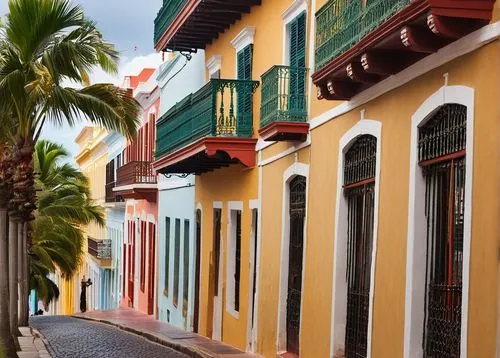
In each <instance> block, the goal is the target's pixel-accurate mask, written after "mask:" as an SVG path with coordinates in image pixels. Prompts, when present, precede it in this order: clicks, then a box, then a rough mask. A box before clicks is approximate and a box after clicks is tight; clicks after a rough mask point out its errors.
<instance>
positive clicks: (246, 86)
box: [155, 79, 259, 158]
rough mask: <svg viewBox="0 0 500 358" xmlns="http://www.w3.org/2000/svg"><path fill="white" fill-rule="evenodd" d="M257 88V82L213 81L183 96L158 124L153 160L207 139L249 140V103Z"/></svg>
mask: <svg viewBox="0 0 500 358" xmlns="http://www.w3.org/2000/svg"><path fill="white" fill-rule="evenodd" d="M258 85H259V82H258V81H246V80H222V79H212V80H210V82H208V83H207V84H206V85H205V86H203V87H202V88H201V89H199V90H198V91H197V92H195V93H191V94H189V95H188V96H186V97H185V98H184V99H182V100H181V101H180V102H178V103H177V104H175V105H174V106H173V107H172V108H170V109H169V110H168V112H167V113H165V114H164V115H163V116H162V117H161V118H160V119H159V120H158V122H157V125H156V127H157V128H156V130H157V131H156V133H157V135H156V153H155V157H156V158H160V157H161V156H162V155H165V154H167V153H170V152H172V151H173V150H175V149H178V148H181V147H183V146H186V145H188V144H191V143H193V142H195V141H196V140H198V139H201V138H203V137H207V136H212V137H217V136H218V137H225V136H226V137H244V138H249V137H251V136H252V134H253V113H252V112H253V111H252V107H253V105H252V99H253V93H254V92H255V90H256V89H257V87H258ZM241 103H245V104H248V103H250V105H249V106H246V105H240V104H241Z"/></svg>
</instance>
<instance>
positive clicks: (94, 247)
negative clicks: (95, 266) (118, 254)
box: [87, 236, 111, 260]
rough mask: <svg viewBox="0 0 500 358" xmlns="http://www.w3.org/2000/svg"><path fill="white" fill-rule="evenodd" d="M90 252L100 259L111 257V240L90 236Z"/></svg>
mask: <svg viewBox="0 0 500 358" xmlns="http://www.w3.org/2000/svg"><path fill="white" fill-rule="evenodd" d="M87 242H88V253H89V254H91V255H92V256H94V257H95V258H97V259H100V260H109V259H111V240H110V239H104V240H97V239H94V238H92V237H90V236H89V237H88V240H87Z"/></svg>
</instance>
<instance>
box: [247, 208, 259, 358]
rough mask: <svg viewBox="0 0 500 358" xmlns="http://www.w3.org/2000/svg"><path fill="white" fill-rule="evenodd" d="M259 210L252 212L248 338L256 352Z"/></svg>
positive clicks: (252, 350) (251, 349)
mask: <svg viewBox="0 0 500 358" xmlns="http://www.w3.org/2000/svg"><path fill="white" fill-rule="evenodd" d="M257 219H258V210H257V209H253V210H252V240H251V241H250V275H251V276H250V304H249V310H250V314H249V317H250V319H249V321H248V324H249V327H250V328H249V330H248V334H249V336H248V337H247V342H248V343H247V350H248V351H250V352H255V346H254V345H255V335H256V332H255V316H256V314H257V312H256V310H257V305H256V301H255V294H256V292H257V237H258V236H257V232H258V223H257Z"/></svg>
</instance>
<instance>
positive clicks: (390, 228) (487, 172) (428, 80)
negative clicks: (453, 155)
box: [258, 42, 499, 358]
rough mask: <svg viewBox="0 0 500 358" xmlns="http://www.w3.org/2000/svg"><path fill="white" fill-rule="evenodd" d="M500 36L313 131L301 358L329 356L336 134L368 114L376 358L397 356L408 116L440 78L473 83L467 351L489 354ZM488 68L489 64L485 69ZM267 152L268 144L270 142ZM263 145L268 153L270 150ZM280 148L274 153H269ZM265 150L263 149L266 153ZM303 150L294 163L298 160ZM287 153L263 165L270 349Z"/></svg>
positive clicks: (263, 288) (272, 349)
mask: <svg viewBox="0 0 500 358" xmlns="http://www.w3.org/2000/svg"><path fill="white" fill-rule="evenodd" d="M498 47H499V45H498V42H494V43H491V44H489V45H487V46H485V47H483V48H482V49H480V50H478V51H475V52H474V53H471V54H469V55H466V56H463V57H461V58H459V59H457V60H455V61H452V62H451V63H448V64H446V65H444V66H442V67H440V68H438V69H436V70H433V71H431V72H429V73H427V74H425V75H424V76H421V77H420V78H418V79H416V80H414V81H412V82H410V83H409V84H407V85H405V86H403V87H401V88H398V89H396V90H393V91H391V92H390V93H388V94H386V95H384V96H381V97H379V98H377V99H376V100H373V101H371V102H369V103H367V104H365V105H363V106H362V108H357V109H355V110H352V111H351V112H349V113H346V114H344V115H342V116H340V117H337V118H335V119H334V120H332V121H329V122H327V123H325V124H323V125H322V126H320V127H317V128H315V129H313V130H312V132H311V139H312V146H311V149H310V165H311V166H310V179H309V189H308V195H309V196H308V200H309V202H308V219H307V247H306V259H305V280H304V282H303V289H304V296H303V313H302V331H301V357H306V358H308V357H327V356H329V354H330V339H331V336H330V335H331V329H330V328H331V311H332V301H333V298H332V280H333V277H332V270H333V264H334V262H333V257H334V252H333V247H334V246H333V245H334V242H333V241H334V232H335V221H334V217H335V203H336V186H337V158H338V150H339V140H340V138H341V137H342V136H343V135H344V134H345V133H346V132H347V131H348V130H349V129H350V128H351V127H352V126H353V125H354V124H355V123H356V122H358V121H359V120H360V118H361V114H360V109H364V110H365V112H364V117H365V118H367V119H375V120H378V121H380V122H381V123H382V139H381V177H380V200H379V204H380V207H379V217H378V220H379V221H378V223H379V224H378V245H377V258H376V273H375V281H374V282H373V284H374V290H375V292H374V308H373V333H372V352H371V353H372V357H384V358H385V357H395V358H396V357H397V358H399V357H402V355H403V338H404V319H405V316H404V310H405V287H406V286H405V284H406V282H405V278H406V245H407V242H406V241H407V230H408V196H409V192H408V191H409V156H410V131H411V116H412V115H413V113H414V112H415V111H416V110H417V108H418V107H419V106H420V105H421V104H422V103H423V102H424V100H425V99H426V98H427V97H429V96H431V95H432V94H433V93H434V92H436V91H437V90H438V89H439V88H440V87H441V86H443V85H444V78H443V74H444V73H448V85H463V86H469V87H473V88H475V111H474V117H475V118H474V158H473V162H474V164H473V188H472V197H473V203H472V244H471V263H470V293H469V311H468V313H469V314H468V317H469V325H468V339H467V341H468V356H469V357H493V356H494V355H495V347H496V343H495V338H496V337H495V336H496V311H497V306H496V302H497V292H496V283H497V274H498V273H497V266H496V264H497V257H496V252H497V246H498V242H497V239H498V234H497V233H498V230H499V227H498V225H499V224H498V214H499V209H498V204H497V199H496V198H497V197H498V194H499V193H498V183H497V181H498V174H499V168H498V162H499V161H498V130H499V123H498V118H499V108H498V100H497V98H498V93H499V83H498V78H499V77H498V76H499V71H498V68H497V67H496V66H491V63H496V62H497V61H493V62H492V59H494V58H497V57H498V50H499V48H498ZM485 68H488V71H485ZM269 150H271V149H269ZM266 151H267V150H266ZM272 154H276V153H272ZM265 157H269V155H265ZM303 160H304V159H303V156H302V153H301V154H299V161H303ZM292 161H293V155H290V156H288V157H286V158H283V159H281V160H279V161H276V162H274V163H272V164H269V165H268V166H266V167H264V169H263V188H262V197H263V201H262V215H263V217H262V233H261V237H262V238H263V240H262V252H261V260H262V262H263V263H265V264H263V265H262V266H261V267H262V271H261V272H260V276H261V284H260V286H259V289H260V292H265V296H263V295H261V296H260V307H259V337H258V350H259V352H261V353H264V355H265V356H266V357H274V356H275V354H276V323H275V322H276V319H277V308H278V302H277V297H278V296H277V295H278V293H277V290H278V288H277V286H276V282H277V281H276V280H277V278H276V275H278V274H279V270H278V269H277V268H278V261H279V260H278V259H277V258H276V257H278V256H277V255H279V237H280V234H281V230H282V228H281V220H280V218H279V216H278V215H279V214H277V213H280V212H281V203H282V194H281V193H282V176H283V171H284V170H285V169H286V167H287V166H288V165H289V164H290V163H291V162H292Z"/></svg>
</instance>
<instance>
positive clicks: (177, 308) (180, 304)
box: [157, 51, 205, 331]
mask: <svg viewBox="0 0 500 358" xmlns="http://www.w3.org/2000/svg"><path fill="white" fill-rule="evenodd" d="M184 66H185V67H184ZM179 71H180V72H179ZM204 77H205V72H204V53H203V51H202V52H199V53H197V54H196V55H194V56H193V57H192V59H191V60H190V61H188V60H187V59H186V58H184V57H183V56H182V55H180V54H173V55H172V57H171V58H170V59H169V60H168V61H166V62H165V63H164V64H163V65H162V66H161V67H160V69H159V74H158V77H157V80H158V86H159V88H160V91H161V92H160V114H161V115H162V116H164V115H165V114H166V113H167V112H168V110H169V109H171V108H172V106H173V105H175V103H176V102H178V101H180V100H181V99H182V98H184V97H185V96H186V95H188V94H189V93H191V92H194V91H196V90H197V89H198V88H200V87H201V86H202V85H203V84H204V83H205V78H204ZM161 120H162V117H160V118H159V119H158V121H157V123H158V122H160V121H161ZM194 183H195V181H194V177H193V176H192V175H190V176H184V175H172V176H162V175H160V176H159V178H158V193H159V194H158V195H159V203H158V285H157V286H158V318H159V319H160V320H162V321H164V322H168V323H170V324H172V325H174V326H177V327H180V328H183V329H186V330H189V331H193V330H194V331H197V326H198V322H197V317H198V313H197V312H195V307H198V304H195V301H197V292H198V288H197V285H196V283H197V281H196V280H195V277H197V272H196V267H197V265H196V255H197V250H196V235H195V231H196V218H195V204H194V201H195V198H194V194H195V191H194ZM198 267H199V265H198Z"/></svg>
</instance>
